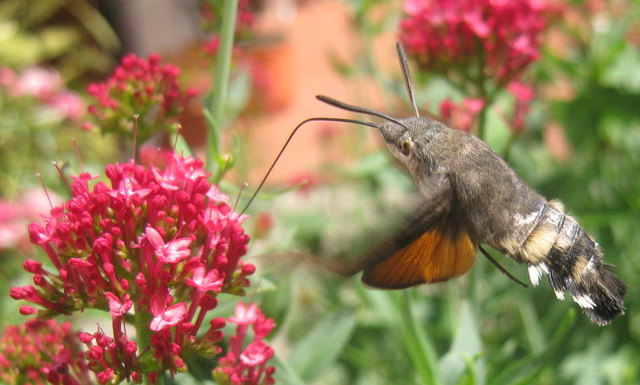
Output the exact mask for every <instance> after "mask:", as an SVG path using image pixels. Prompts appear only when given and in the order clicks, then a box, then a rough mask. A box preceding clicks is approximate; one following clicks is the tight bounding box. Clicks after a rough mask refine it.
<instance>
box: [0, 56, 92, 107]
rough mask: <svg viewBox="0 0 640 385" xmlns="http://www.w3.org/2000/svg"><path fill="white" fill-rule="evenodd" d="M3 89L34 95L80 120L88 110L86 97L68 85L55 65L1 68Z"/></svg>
mask: <svg viewBox="0 0 640 385" xmlns="http://www.w3.org/2000/svg"><path fill="white" fill-rule="evenodd" d="M0 89H4V90H5V91H6V92H7V94H8V95H9V96H11V97H21V96H29V97H33V98H35V99H36V100H38V101H39V102H42V103H43V104H44V105H45V106H47V107H49V108H50V109H52V110H53V111H55V112H56V113H57V114H58V115H60V116H61V117H62V118H64V119H70V120H77V119H79V118H80V117H81V116H82V115H83V113H84V103H83V102H82V99H81V98H80V97H79V96H78V95H77V94H76V93H74V92H71V91H68V90H66V89H64V87H63V82H62V77H61V76H60V74H59V73H58V72H57V71H55V70H53V69H46V68H42V67H27V68H25V69H23V70H22V71H20V72H19V73H16V72H15V71H13V70H12V69H9V68H0Z"/></svg>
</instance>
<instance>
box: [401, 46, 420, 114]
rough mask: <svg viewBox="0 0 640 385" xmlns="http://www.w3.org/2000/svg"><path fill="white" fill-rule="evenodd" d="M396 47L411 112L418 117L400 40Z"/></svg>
mask: <svg viewBox="0 0 640 385" xmlns="http://www.w3.org/2000/svg"><path fill="white" fill-rule="evenodd" d="M396 48H397V49H398V58H399V59H400V64H402V77H403V78H404V84H405V85H406V86H407V92H408V93H409V100H410V101H411V107H413V112H415V113H416V117H420V113H419V112H418V106H416V98H415V94H414V93H413V84H412V82H411V72H409V63H408V61H407V53H406V52H405V51H404V47H403V46H402V43H400V42H397V43H396Z"/></svg>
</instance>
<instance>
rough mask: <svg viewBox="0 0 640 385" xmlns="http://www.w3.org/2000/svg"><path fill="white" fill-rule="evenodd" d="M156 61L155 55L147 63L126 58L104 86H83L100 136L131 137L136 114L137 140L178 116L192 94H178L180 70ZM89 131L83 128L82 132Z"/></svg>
mask: <svg viewBox="0 0 640 385" xmlns="http://www.w3.org/2000/svg"><path fill="white" fill-rule="evenodd" d="M160 60H161V58H160V55H157V54H153V55H150V56H149V57H148V59H142V58H139V57H137V56H135V55H134V54H128V55H126V56H125V57H123V58H122V60H121V61H120V66H118V67H117V68H116V69H115V70H114V72H113V74H112V75H111V77H109V78H108V79H107V80H106V81H105V82H103V83H93V84H89V85H88V86H87V93H88V94H89V95H91V96H92V97H93V98H94V99H95V103H94V104H92V105H90V106H89V108H88V111H89V113H90V114H91V115H93V116H94V117H95V119H96V121H97V122H99V124H98V126H99V127H100V130H102V132H116V133H121V134H127V133H131V132H132V131H133V123H132V122H133V116H134V115H136V114H137V115H139V117H140V119H139V125H138V137H139V138H140V139H141V140H145V139H147V138H149V137H150V136H151V135H153V134H154V133H155V132H158V131H163V130H168V129H170V128H171V127H170V122H168V121H167V119H169V118H171V117H174V116H176V115H178V114H179V113H180V112H181V111H182V109H184V106H185V104H186V103H187V101H188V100H189V99H190V98H191V97H193V96H194V95H195V91H194V90H192V89H189V90H187V91H184V92H183V91H181V90H180V88H179V86H178V83H177V77H178V74H179V73H180V70H179V69H178V68H177V67H175V66H173V65H171V64H161V63H160ZM92 127H93V125H92V124H90V123H86V124H85V125H84V128H85V129H90V128H92Z"/></svg>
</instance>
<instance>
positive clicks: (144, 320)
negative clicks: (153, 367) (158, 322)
mask: <svg viewBox="0 0 640 385" xmlns="http://www.w3.org/2000/svg"><path fill="white" fill-rule="evenodd" d="M150 322H151V314H149V313H147V312H146V311H144V310H142V309H139V308H138V307H136V309H135V319H134V326H135V328H136V344H137V345H138V352H145V351H146V349H147V348H149V347H151V329H149V323H150ZM142 377H143V381H144V384H145V385H146V384H148V380H147V376H142ZM159 378H160V380H162V376H159Z"/></svg>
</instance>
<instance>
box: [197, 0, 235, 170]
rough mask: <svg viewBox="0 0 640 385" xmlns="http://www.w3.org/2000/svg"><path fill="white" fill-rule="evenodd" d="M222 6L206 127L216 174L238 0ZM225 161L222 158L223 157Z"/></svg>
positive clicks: (209, 161)
mask: <svg viewBox="0 0 640 385" xmlns="http://www.w3.org/2000/svg"><path fill="white" fill-rule="evenodd" d="M223 3H224V6H223V8H222V25H221V30H220V45H219V47H218V53H217V56H216V63H215V67H214V70H213V89H212V90H211V93H210V94H209V98H208V99H209V101H210V103H208V104H209V108H210V109H209V111H205V114H207V113H208V115H209V119H208V123H209V124H208V128H207V151H206V153H207V169H208V170H210V171H211V172H212V173H213V174H214V176H215V175H217V174H218V172H219V171H220V169H221V167H222V166H224V164H222V165H221V164H219V163H220V162H221V158H222V157H221V156H220V133H221V129H222V126H223V124H224V107H225V105H226V99H227V89H228V88H229V73H230V72H231V49H232V47H233V35H234V31H235V25H236V12H237V9H238V0H225V1H224V2H223ZM222 162H224V160H222Z"/></svg>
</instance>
